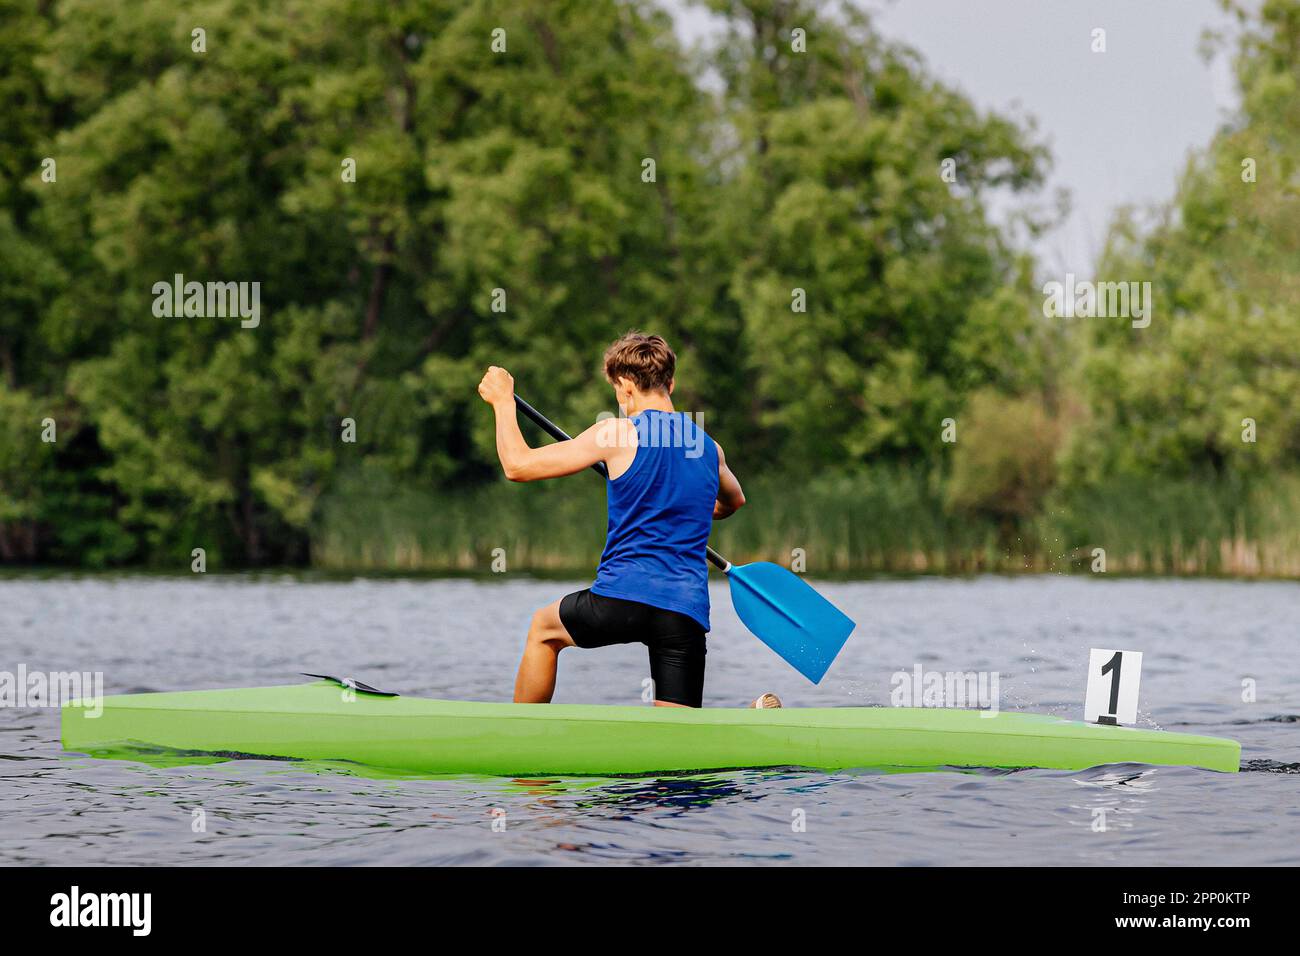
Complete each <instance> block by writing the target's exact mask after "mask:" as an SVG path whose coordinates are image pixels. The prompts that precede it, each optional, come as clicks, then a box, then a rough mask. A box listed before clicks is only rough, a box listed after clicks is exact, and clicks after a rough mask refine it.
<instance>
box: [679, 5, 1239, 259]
mask: <svg viewBox="0 0 1300 956" xmlns="http://www.w3.org/2000/svg"><path fill="white" fill-rule="evenodd" d="M665 5H666V6H667V8H668V9H669V10H671V11H672V13H673V14H674V16H675V17H676V22H677V27H678V31H679V33H680V34H681V35H682V37H683V38H684V39H686V40H687V41H693V40H696V39H699V38H702V37H705V36H707V35H708V34H709V33H711V32H712V31H713V29H715V26H714V24H713V21H712V18H711V16H710V15H709V14H708V13H707V12H705V11H703V10H701V9H700V8H699V7H697V6H694V5H692V4H690V3H689V2H688V0H665ZM860 6H863V7H864V8H866V9H868V10H871V11H873V12H874V14H875V17H876V24H877V27H878V28H879V30H880V32H881V33H882V34H884V35H885V36H886V37H888V38H889V39H891V40H896V41H900V42H902V43H905V44H907V45H908V46H911V47H912V48H914V49H915V50H917V51H918V52H919V53H920V54H921V55H922V57H924V59H925V61H926V63H927V65H928V68H929V70H930V71H931V72H932V74H933V75H935V76H937V77H939V78H940V79H942V80H943V81H945V82H946V83H948V84H950V85H952V86H955V87H957V88H959V89H961V90H962V91H963V92H965V93H966V94H967V95H968V96H969V97H970V98H971V99H972V101H973V102H974V103H975V104H976V106H977V107H979V108H980V109H985V110H997V111H1000V112H1010V113H1013V114H1031V115H1033V116H1034V117H1036V118H1037V120H1038V126H1039V133H1040V135H1041V136H1042V137H1043V138H1044V139H1045V140H1046V141H1047V143H1048V145H1049V146H1050V148H1051V152H1052V156H1053V163H1054V165H1053V173H1052V178H1051V180H1050V181H1049V186H1048V190H1046V191H1045V192H1044V194H1043V195H1044V197H1047V196H1048V195H1050V193H1051V191H1054V190H1055V189H1056V188H1057V187H1065V188H1066V189H1068V190H1069V192H1070V194H1071V196H1072V199H1073V207H1072V208H1073V212H1072V213H1071V216H1070V218H1069V220H1068V221H1067V223H1066V224H1065V225H1064V226H1063V227H1062V228H1061V229H1060V230H1057V231H1056V232H1055V233H1053V234H1052V235H1051V236H1048V237H1047V238H1046V239H1044V240H1043V241H1042V242H1041V243H1039V244H1038V246H1037V247H1036V248H1035V251H1036V252H1037V253H1038V255H1039V256H1040V258H1041V259H1042V260H1043V265H1044V267H1046V268H1048V269H1050V270H1052V271H1053V272H1055V273H1063V272H1065V271H1067V270H1068V271H1073V272H1075V273H1076V274H1079V275H1089V274H1091V271H1092V267H1093V263H1094V261H1095V259H1096V255H1097V253H1099V252H1100V250H1101V244H1102V240H1103V237H1104V235H1105V230H1106V225H1107V223H1108V222H1109V220H1110V216H1111V213H1112V211H1113V210H1114V209H1115V208H1116V207H1117V206H1120V205H1124V204H1126V203H1132V204H1137V205H1139V206H1145V205H1149V204H1152V203H1156V202H1162V201H1165V200H1167V199H1168V198H1169V197H1170V196H1171V195H1172V194H1173V191H1174V187H1175V184H1176V182H1177V178H1178V175H1179V173H1180V172H1181V170H1182V169H1183V167H1184V165H1185V164H1186V161H1187V156H1188V153H1189V151H1190V150H1192V149H1194V148H1202V147H1204V146H1205V145H1206V144H1207V143H1208V142H1209V141H1210V139H1211V137H1212V136H1213V135H1214V132H1215V130H1216V129H1217V128H1218V126H1219V125H1220V124H1221V122H1222V121H1223V119H1224V118H1225V116H1226V115H1227V111H1228V110H1230V109H1231V108H1232V107H1233V106H1234V103H1235V94H1234V91H1233V88H1232V81H1231V70H1230V68H1229V64H1228V63H1227V62H1226V61H1225V59H1224V58H1223V57H1222V56H1220V57H1218V58H1217V59H1216V60H1214V61H1212V62H1211V63H1209V64H1207V63H1206V62H1205V61H1204V60H1203V59H1202V57H1201V55H1200V52H1199V46H1200V37H1201V33H1202V31H1203V30H1204V29H1205V28H1206V27H1222V26H1224V25H1225V24H1226V23H1227V21H1226V19H1225V17H1224V15H1223V13H1222V11H1221V10H1220V8H1219V4H1218V2H1217V0H862V2H861V3H860ZM1097 27H1101V28H1103V29H1105V30H1106V46H1107V52H1106V53H1103V54H1097V53H1093V52H1092V51H1091V42H1092V37H1091V34H1092V31H1093V29H1094V28H1097ZM810 41H811V42H815V38H810Z"/></svg>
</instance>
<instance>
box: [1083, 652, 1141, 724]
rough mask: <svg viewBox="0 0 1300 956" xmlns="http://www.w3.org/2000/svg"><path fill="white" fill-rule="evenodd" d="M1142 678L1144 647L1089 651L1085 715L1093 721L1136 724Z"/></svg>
mask: <svg viewBox="0 0 1300 956" xmlns="http://www.w3.org/2000/svg"><path fill="white" fill-rule="evenodd" d="M1141 680H1142V652H1141V651H1115V650H1108V649H1106V648H1100V647H1094V648H1092V650H1091V651H1090V652H1089V654H1088V694H1087V696H1086V697H1085V698H1084V701H1083V719H1084V720H1086V721H1088V722H1090V723H1103V724H1130V725H1132V724H1136V723H1137V709H1138V684H1139V683H1140V682H1141Z"/></svg>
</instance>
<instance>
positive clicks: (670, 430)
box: [591, 409, 718, 631]
mask: <svg viewBox="0 0 1300 956" xmlns="http://www.w3.org/2000/svg"><path fill="white" fill-rule="evenodd" d="M630 420H631V422H632V423H633V424H634V425H635V426H636V433H637V449H636V456H635V457H634V458H633V459H632V464H631V466H630V467H629V468H628V470H627V471H625V472H624V473H623V474H621V475H619V476H618V477H617V478H614V479H612V480H610V481H608V482H606V483H605V488H606V498H607V501H608V506H609V530H608V532H607V534H606V537H605V552H604V554H602V555H601V556H600V567H599V568H598V569H597V571H596V581H595V583H594V584H592V586H591V590H592V593H594V594H600V595H604V596H605V597H613V598H623V599H624V600H628V601H640V602H641V603H642V604H649V605H650V606H651V607H659V608H664V609H665V610H668V611H677V612H678V613H680V614H685V615H687V616H688V617H691V618H694V619H695V620H696V621H698V622H699V623H700V626H701V627H703V628H704V629H705V630H706V631H707V630H708V629H709V565H708V560H707V559H706V558H705V556H704V549H705V547H706V546H707V545H708V543H709V532H710V531H711V530H712V528H713V503H714V502H715V501H716V500H717V497H718V446H717V445H715V444H714V443H713V439H712V438H710V437H709V436H708V435H707V434H705V432H704V429H702V428H700V427H699V426H698V425H696V424H695V423H694V422H693V421H691V420H690V419H689V418H688V417H687V416H686V415H685V414H684V413H682V412H661V411H658V410H655V409H651V410H649V411H645V412H642V413H641V414H639V415H635V416H633V417H632V418H631V419H630Z"/></svg>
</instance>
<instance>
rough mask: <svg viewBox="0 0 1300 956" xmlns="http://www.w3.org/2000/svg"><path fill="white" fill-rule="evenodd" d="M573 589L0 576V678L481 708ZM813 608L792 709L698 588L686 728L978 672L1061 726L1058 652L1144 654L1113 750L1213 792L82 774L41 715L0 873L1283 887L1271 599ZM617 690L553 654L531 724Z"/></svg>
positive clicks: (1159, 781)
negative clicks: (1114, 880) (162, 868)
mask: <svg viewBox="0 0 1300 956" xmlns="http://www.w3.org/2000/svg"><path fill="white" fill-rule="evenodd" d="M584 585H585V582H583V583H582V584H580V583H578V582H557V581H543V580H531V579H529V580H525V579H519V580H511V581H477V580H463V579H462V580H418V581H416V580H375V579H362V580H355V581H325V580H314V579H303V578H298V577H293V576H258V577H236V576H230V577H219V576H213V575H209V576H204V577H195V578H183V579H180V578H153V577H144V576H130V575H128V576H120V577H102V576H88V577H72V576H67V577H42V578H38V577H30V576H17V577H15V576H10V577H4V578H0V670H4V671H11V672H12V671H16V670H17V668H18V666H19V665H20V664H21V665H25V666H26V668H27V669H28V670H29V671H67V670H80V671H102V672H103V673H104V678H105V685H106V686H105V690H106V692H108V693H129V692H142V691H160V690H187V689H197V688H210V687H243V686H257V685H268V684H278V683H293V682H294V681H295V680H297V679H298V678H297V675H298V673H299V672H300V671H314V672H318V673H338V674H346V675H351V676H356V677H358V678H361V679H363V680H368V681H369V682H370V683H372V684H375V685H377V686H380V687H384V688H386V689H390V690H396V691H400V692H402V693H404V694H413V695H423V696H431V697H445V698H460V699H469V700H508V699H509V698H510V694H511V689H512V686H513V681H514V671H515V665H516V663H517V659H518V652H519V649H520V646H521V643H522V638H523V633H524V631H525V629H526V627H527V622H528V618H529V615H530V613H531V612H532V610H533V609H534V608H535V607H538V606H540V605H542V604H545V603H548V602H549V601H551V600H554V599H555V598H556V597H558V596H560V595H562V594H564V593H566V592H567V591H569V590H572V589H574V588H576V587H580V586H584ZM819 587H821V589H822V590H823V591H824V592H825V593H826V594H827V595H828V596H829V597H830V598H831V599H832V600H833V601H835V602H836V603H837V604H839V605H840V606H841V607H842V608H844V609H845V610H846V611H847V612H848V613H849V614H850V615H851V616H853V617H854V618H855V619H856V620H857V621H858V622H859V626H858V630H857V632H856V633H855V634H854V636H853V637H852V638H851V639H850V642H849V644H848V646H847V647H846V648H845V650H844V652H843V653H842V654H841V656H840V659H839V660H838V661H837V662H836V664H835V666H834V667H833V668H832V669H831V671H830V673H829V674H828V675H827V677H826V678H825V680H824V681H823V682H822V684H821V686H818V687H813V686H811V685H810V684H808V683H807V682H806V681H804V680H803V678H801V677H799V676H798V675H797V674H796V673H795V672H794V671H793V670H791V669H790V668H789V667H788V666H787V665H785V664H784V663H783V662H782V661H780V660H779V659H778V658H777V657H775V656H774V655H773V654H772V653H771V652H770V651H768V650H767V648H765V647H764V646H763V645H762V644H760V643H759V642H758V641H757V640H755V639H754V638H752V637H750V636H749V635H748V634H747V632H746V631H745V630H744V629H743V627H742V626H741V624H740V623H739V621H738V620H737V619H736V617H735V616H734V614H733V613H732V611H731V607H730V601H729V599H728V597H727V595H726V591H725V585H723V586H718V587H717V589H716V590H715V591H714V594H713V605H714V612H713V613H714V630H713V633H712V634H711V635H710V638H709V658H708V659H709V671H708V679H707V684H706V688H705V703H706V706H707V705H713V706H735V705H740V704H743V703H745V702H747V701H749V700H752V699H753V698H754V697H755V696H756V695H757V694H759V693H760V692H762V691H775V692H776V693H778V694H779V695H780V696H781V697H782V698H783V699H784V701H785V704H786V706H811V705H818V706H831V705H864V704H888V703H889V695H890V689H891V677H892V675H893V674H894V673H895V672H898V671H907V672H911V671H912V669H913V668H914V667H915V666H916V665H918V664H920V665H921V666H922V667H924V668H925V669H927V670H932V671H956V670H960V671H972V670H974V671H997V672H998V674H999V683H1000V690H1001V707H1002V709H1004V710H1012V709H1026V710H1033V711H1038V712H1043V713H1053V714H1060V715H1063V716H1069V717H1076V718H1077V717H1081V716H1082V702H1083V696H1084V685H1085V678H1086V669H1087V664H1088V649H1089V648H1090V647H1109V648H1123V649H1126V650H1139V651H1142V652H1144V655H1145V658H1144V661H1143V673H1142V689H1141V697H1140V711H1139V715H1140V720H1139V722H1140V724H1141V725H1143V726H1149V727H1159V728H1162V729H1167V730H1175V731H1186V732H1192V733H1204V734H1213V735H1221V736H1230V737H1233V738H1235V739H1237V740H1240V741H1241V743H1242V746H1243V754H1242V760H1243V772H1242V773H1239V774H1221V773H1214V772H1211V771H1202V770H1193V769H1180V768H1152V767H1144V766H1137V765H1122V766H1111V767H1104V768H1097V769H1093V770H1087V771H1082V772H1076V773H1070V772H1062V771H1045V770H1022V771H1015V772H1006V771H943V772H931V773H884V772H880V771H857V772H852V771H850V772H840V773H823V772H809V771H796V770H750V771H729V772H719V773H712V774H707V775H704V776H697V777H674V776H664V775H660V776H657V777H649V778H621V779H612V780H592V779H583V778H576V779H567V780H566V779H558V778H557V779H548V780H544V781H514V780H507V779H493V778H475V777H465V778H456V779H434V778H411V779H383V778H377V777H376V775H374V774H370V773H368V772H366V771H360V772H358V771H357V770H356V769H355V768H349V767H347V765H336V766H330V767H321V766H305V765H300V764H295V763H293V762H285V761H270V760H240V761H226V762H220V763H208V764H200V765H193V766H179V767H176V766H173V767H163V766H151V765H149V764H146V763H140V762H134V761H123V760H95V759H91V758H88V757H84V756H78V755H73V754H65V753H63V752H62V750H61V748H60V746H59V742H58V738H59V729H58V724H59V721H58V713H57V711H52V710H48V709H15V708H0V820H2V821H3V823H2V825H0V864H3V865H10V866H12V865H19V864H50V863H55V864H64V865H99V864H106V865H125V864H157V865H161V864H194V865H243V866H247V865H264V864H281V865H300V864H329V865H339V864H365V863H384V864H431V863H443V864H446V863H469V864H568V865H575V864H592V863H602V864H604V863H626V864H664V863H671V864H707V863H712V864H752V863H764V864H772V863H775V864H781V863H794V864H908V865H911V864H927V865H953V864H956V865H962V864H1084V865H1098V866H1115V865H1138V864H1145V865H1170V864H1209V865H1220V864H1287V865H1295V864H1297V863H1300V793H1298V791H1300V786H1298V785H1300V733H1298V732H1297V731H1298V730H1300V656H1298V655H1297V652H1296V640H1297V630H1296V620H1297V610H1298V609H1300V585H1296V584H1289V583H1244V582H1220V581H1163V580H1130V581H1125V580H1112V579H1102V580H1098V579H1091V578H1087V579H1085V578H1081V577H1071V578H1061V577H1026V578H1014V579H1005V578H979V579H974V580H945V579H919V580H907V581H896V580H891V581H872V582H853V583H826V584H824V585H819ZM646 675H647V667H646V661H645V650H644V648H641V647H639V646H634V647H616V648H606V649H601V650H593V651H581V650H569V651H565V652H564V654H563V655H562V656H561V661H560V682H559V688H558V691H557V694H556V700H557V702H570V703H572V702H588V703H612V704H637V703H639V702H640V695H641V681H642V679H643V678H644V677H645V676H646ZM1244 681H1253V682H1254V696H1255V700H1254V701H1250V702H1248V701H1247V700H1245V699H1243V698H1244V697H1248V696H1250V695H1248V694H1244V693H1243V686H1244V685H1243V682H1244ZM1099 808H1103V809H1105V810H1106V811H1107V812H1106V814H1105V819H1106V824H1107V826H1106V829H1105V831H1104V832H1098V831H1097V830H1095V829H1094V820H1095V819H1096V814H1095V813H1094V811H1095V810H1097V809H1099ZM195 810H202V811H203V814H204V816H205V818H206V830H205V831H203V832H194V830H193V828H192V826H191V822H192V819H193V811H195ZM799 811H802V814H800V813H799ZM502 813H504V816H501V814H502ZM800 816H802V818H803V819H805V820H806V829H805V830H803V831H802V832H796V831H795V829H794V828H793V827H792V820H795V819H796V818H799V817H800ZM494 820H504V822H505V827H504V829H501V828H500V825H499V824H498V827H497V829H494V828H493V821H494Z"/></svg>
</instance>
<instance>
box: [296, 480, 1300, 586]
mask: <svg viewBox="0 0 1300 956" xmlns="http://www.w3.org/2000/svg"><path fill="white" fill-rule="evenodd" d="M791 489H796V490H795V491H793V492H792V490H791ZM747 491H748V492H749V496H750V504H749V506H748V507H747V508H746V509H745V510H744V511H742V512H741V513H740V514H739V515H738V516H737V517H736V518H735V519H732V520H729V521H727V522H724V523H720V524H719V525H718V526H717V529H716V531H715V533H714V536H713V544H714V546H715V547H716V548H718V550H720V551H722V552H723V553H724V554H726V555H727V556H728V557H729V558H730V559H731V560H733V561H737V562H748V561H755V560H767V561H775V562H777V563H779V564H784V565H787V566H789V565H790V564H791V563H792V561H793V560H795V558H796V557H797V555H798V552H799V550H800V549H801V550H802V553H803V556H804V561H805V568H806V570H807V573H809V574H810V575H813V576H816V575H830V576H834V577H854V576H862V575H875V574H887V575H889V574H902V575H911V574H955V575H968V574H981V573H1026V572H1027V573H1043V572H1058V573H1059V572H1077V571H1084V572H1086V571H1089V570H1090V569H1091V566H1092V562H1093V550H1094V549H1095V548H1102V549H1104V550H1105V561H1106V571H1107V572H1108V573H1114V574H1125V575H1159V576H1207V577H1241V578H1267V579H1286V580H1293V579H1300V475H1286V476H1276V477H1272V478H1268V479H1259V480H1256V481H1255V482H1252V483H1245V482H1242V481H1237V480H1223V481H1199V482H1194V481H1174V482H1169V481H1166V482H1159V483H1154V482H1135V481H1116V482H1114V483H1112V484H1110V485H1108V486H1105V487H1093V488H1089V489H1085V490H1077V491H1073V492H1068V493H1066V492H1059V493H1057V494H1055V495H1053V496H1052V498H1051V499H1049V501H1048V502H1047V505H1046V506H1045V507H1044V509H1043V511H1042V513H1041V514H1039V515H1037V516H1035V517H1033V518H1031V519H1029V520H1026V521H1022V522H1020V523H1019V524H1018V525H1017V526H1009V525H1007V524H1006V523H1005V522H999V521H997V520H996V519H994V518H992V517H989V516H981V515H962V514H954V513H950V512H949V511H948V510H947V509H946V508H945V507H944V504H943V494H942V490H941V488H939V487H938V486H937V484H936V483H935V482H933V481H931V480H929V479H928V478H926V477H923V476H920V475H915V474H909V473H905V472H896V471H895V472H885V471H880V472H869V473H861V474H857V475H838V476H825V477H821V478H817V479H812V480H809V479H806V478H800V477H798V476H796V477H787V478H784V479H768V480H766V481H760V482H756V483H753V484H752V485H751V486H748V487H747ZM604 522H605V508H604V492H603V489H602V488H601V486H600V485H599V483H595V482H553V483H549V484H543V485H530V486H518V485H509V484H506V483H504V482H503V483H501V484H498V485H491V486H487V487H485V488H482V489H478V490H475V491H472V492H457V493H452V494H437V493H434V492H429V491H422V490H415V489H396V488H374V487H371V486H369V485H363V484H361V483H359V482H356V483H351V484H345V485H344V486H343V487H342V488H340V490H339V492H338V493H336V494H335V495H334V496H332V497H331V498H330V499H329V500H327V501H326V503H325V505H324V507H323V509H322V516H321V520H320V522H319V524H318V525H317V528H316V530H315V533H314V534H313V538H312V549H311V551H312V562H311V566H312V567H313V568H316V569H318V570H322V571H334V572H366V573H399V574H400V573H416V574H422V573H448V572H451V573H476V572H482V573H489V572H491V571H492V570H493V562H494V560H496V561H497V562H498V565H497V566H498V567H500V562H501V561H504V566H505V570H507V571H530V572H539V573H542V574H548V575H550V574H578V575H584V574H590V573H591V572H592V570H593V569H594V567H595V564H596V561H597V559H598V557H599V554H600V549H601V547H602V545H603V542H604V532H605V526H604Z"/></svg>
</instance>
